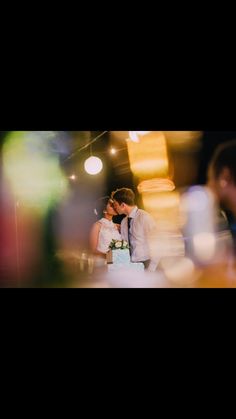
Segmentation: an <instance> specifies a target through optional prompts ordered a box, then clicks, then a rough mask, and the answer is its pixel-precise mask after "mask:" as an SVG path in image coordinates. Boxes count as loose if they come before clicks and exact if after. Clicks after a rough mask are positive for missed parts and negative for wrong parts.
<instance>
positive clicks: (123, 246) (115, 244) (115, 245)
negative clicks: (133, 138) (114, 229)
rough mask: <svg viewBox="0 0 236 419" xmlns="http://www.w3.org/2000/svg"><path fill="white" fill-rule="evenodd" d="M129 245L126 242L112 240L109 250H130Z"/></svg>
mask: <svg viewBox="0 0 236 419" xmlns="http://www.w3.org/2000/svg"><path fill="white" fill-rule="evenodd" d="M128 248H129V244H128V242H127V241H126V240H114V239H113V240H112V241H111V243H110V245H109V249H111V250H115V249H128Z"/></svg>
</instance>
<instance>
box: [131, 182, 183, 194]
mask: <svg viewBox="0 0 236 419" xmlns="http://www.w3.org/2000/svg"><path fill="white" fill-rule="evenodd" d="M174 189H175V184H174V182H173V181H172V180H171V179H167V178H166V179H165V178H156V179H150V180H144V181H143V182H141V183H140V184H139V185H138V191H139V193H140V194H142V193H145V192H146V193H154V192H172V191H173V190H174Z"/></svg>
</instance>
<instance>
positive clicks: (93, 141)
mask: <svg viewBox="0 0 236 419" xmlns="http://www.w3.org/2000/svg"><path fill="white" fill-rule="evenodd" d="M107 132H109V131H103V132H102V133H101V134H99V135H98V136H97V137H95V138H94V139H93V140H91V141H89V143H88V144H85V145H83V146H82V147H80V148H78V149H77V150H75V151H74V152H73V153H72V154H71V155H70V156H68V157H67V158H66V159H65V160H64V161H63V163H64V162H65V161H67V160H69V159H71V158H72V157H74V156H75V155H76V154H77V153H79V152H80V151H82V150H85V149H86V148H87V147H91V146H92V144H93V143H95V141H97V140H98V139H99V138H101V137H102V136H103V135H105V134H106V133H107Z"/></svg>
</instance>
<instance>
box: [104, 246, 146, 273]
mask: <svg viewBox="0 0 236 419" xmlns="http://www.w3.org/2000/svg"><path fill="white" fill-rule="evenodd" d="M107 267H108V272H113V271H118V270H130V269H132V270H136V271H143V270H144V264H143V263H135V262H131V260H130V253H129V248H128V243H127V242H126V241H125V240H112V242H111V244H110V250H109V252H108V253H107Z"/></svg>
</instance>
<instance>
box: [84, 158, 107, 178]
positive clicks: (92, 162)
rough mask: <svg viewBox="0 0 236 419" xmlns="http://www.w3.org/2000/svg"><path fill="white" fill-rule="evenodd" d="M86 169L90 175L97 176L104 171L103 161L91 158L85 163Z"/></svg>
mask: <svg viewBox="0 0 236 419" xmlns="http://www.w3.org/2000/svg"><path fill="white" fill-rule="evenodd" d="M84 169H85V171H86V172H87V173H88V174H89V175H97V174H98V173H100V172H101V170H102V169H103V164H102V161H101V159H99V158H98V157H94V156H92V157H89V158H88V159H87V160H86V161H85V163H84Z"/></svg>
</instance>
